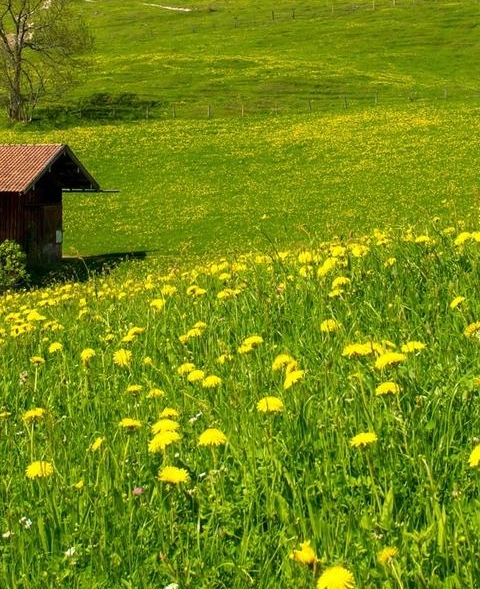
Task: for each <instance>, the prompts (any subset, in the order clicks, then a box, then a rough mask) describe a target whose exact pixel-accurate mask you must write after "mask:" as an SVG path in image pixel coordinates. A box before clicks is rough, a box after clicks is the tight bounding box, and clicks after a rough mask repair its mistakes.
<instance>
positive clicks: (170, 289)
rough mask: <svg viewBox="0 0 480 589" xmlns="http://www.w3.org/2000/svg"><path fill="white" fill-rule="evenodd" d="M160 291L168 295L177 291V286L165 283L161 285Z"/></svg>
mask: <svg viewBox="0 0 480 589" xmlns="http://www.w3.org/2000/svg"><path fill="white" fill-rule="evenodd" d="M160 292H161V293H162V294H163V295H165V296H170V295H173V294H175V293H176V292H177V287H176V286H173V285H171V284H166V285H165V286H162V289H161V291H160Z"/></svg>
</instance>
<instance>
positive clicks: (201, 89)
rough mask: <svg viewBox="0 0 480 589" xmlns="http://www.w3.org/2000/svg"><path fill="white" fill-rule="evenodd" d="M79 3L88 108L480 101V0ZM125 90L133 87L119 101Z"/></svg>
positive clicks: (166, 113) (302, 107) (201, 111)
mask: <svg viewBox="0 0 480 589" xmlns="http://www.w3.org/2000/svg"><path fill="white" fill-rule="evenodd" d="M162 5H167V6H169V5H171V6H173V7H181V8H188V9H191V12H180V11H174V10H167V9H165V8H161V6H162ZM80 7H81V9H82V11H83V13H84V15H85V16H86V18H87V20H88V21H89V22H90V23H91V27H92V30H93V33H94V35H95V38H96V48H95V54H94V58H93V68H92V70H91V71H90V72H89V73H88V76H87V77H86V79H85V80H84V82H83V83H82V85H81V86H80V87H79V88H77V89H76V91H75V92H74V93H72V94H71V95H70V96H69V97H68V100H67V102H69V103H71V106H70V108H73V106H74V105H77V103H78V101H82V102H83V104H84V108H83V116H86V115H88V114H89V108H91V99H92V95H93V94H95V93H101V94H103V95H104V96H103V100H102V99H101V98H99V97H98V96H97V97H96V99H95V100H94V103H96V104H97V108H96V111H97V114H98V113H99V112H100V111H101V110H102V109H100V108H98V103H100V106H103V107H104V108H103V110H104V111H105V112H104V113H103V116H107V114H108V115H109V116H112V117H115V116H117V117H118V116H120V115H121V113H122V112H124V111H125V102H127V103H132V102H133V103H134V104H135V101H137V102H138V101H140V102H141V104H139V105H138V108H136V109H134V110H136V114H137V115H138V116H145V114H146V108H145V104H146V103H148V102H149V103H152V105H153V104H155V106H152V105H151V107H150V109H149V113H148V114H149V116H163V117H170V116H172V115H173V105H175V114H176V116H201V117H203V116H206V115H207V111H208V106H209V105H210V107H211V114H212V115H213V116H225V115H235V116H240V115H241V112H242V104H243V108H244V114H245V113H246V114H251V113H252V112H271V111H275V110H281V111H282V112H297V113H299V112H304V111H307V110H309V109H322V110H324V109H331V108H343V106H344V105H345V101H346V103H347V104H348V105H350V106H352V105H355V104H361V105H373V104H374V103H375V101H379V102H384V103H385V102H387V103H391V102H394V103H405V102H406V101H409V100H428V101H436V100H443V99H445V97H447V99H449V100H468V101H476V100H478V99H479V86H480V84H479V82H480V74H479V71H478V69H476V68H474V67H472V66H473V64H476V63H477V62H478V57H479V55H480V36H479V34H478V30H477V26H478V23H479V16H480V6H479V4H478V2H476V1H474V0H461V1H454V2H444V1H434V0H430V1H423V2H418V1H416V2H415V1H411V0H408V1H407V0H398V1H397V2H396V3H394V2H393V1H392V0H388V1H387V0H377V1H375V2H371V1H369V2H367V1H366V0H359V1H358V2H352V3H347V2H345V1H344V0H341V1H339V0H329V1H326V0H317V1H312V0H309V1H307V2H306V3H302V4H296V3H292V2H291V1H290V0H280V2H275V3H271V4H267V5H262V4H259V3H256V2H252V1H251V0H249V1H243V2H242V1H240V2H227V1H222V0H218V1H215V0H212V2H202V1H200V2H199V1H194V2H191V3H186V4H182V3H179V2H174V3H171V4H169V3H168V2H165V3H162V2H151V3H147V2H140V1H138V0H134V1H132V2H128V3H124V2H119V1H112V0H109V1H107V0H95V1H94V2H88V3H81V4H80ZM374 7H375V9H373V8H374ZM125 93H127V94H130V95H134V96H130V97H129V98H128V99H125V97H124V100H123V101H122V100H120V102H118V96H119V95H121V94H125ZM105 94H108V95H109V99H108V97H107V96H105ZM112 95H113V98H112ZM142 101H143V103H142ZM116 102H117V104H115V103H116ZM77 106H78V105H77ZM77 110H78V109H77ZM93 110H94V111H95V109H93Z"/></svg>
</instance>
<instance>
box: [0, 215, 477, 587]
mask: <svg viewBox="0 0 480 589" xmlns="http://www.w3.org/2000/svg"><path fill="white" fill-rule="evenodd" d="M479 242H480V233H479V232H466V231H463V232H457V231H456V230H455V228H454V227H451V226H444V225H439V224H437V225H434V226H433V227H432V229H431V231H430V233H429V234H428V235H427V234H416V233H412V232H409V231H405V232H404V233H394V232H392V233H386V232H380V231H375V232H374V233H372V234H371V235H369V236H365V237H364V238H363V239H360V238H358V239H355V240H343V241H340V240H334V241H330V242H325V243H319V244H317V247H315V248H311V249H301V250H295V249H290V250H284V251H279V252H277V254H275V255H260V254H258V253H254V254H248V255H237V256H235V257H232V258H229V257H219V258H218V259H216V260H214V259H212V261H211V262H210V263H208V264H202V265H192V266H190V267H187V266H186V267H183V268H182V267H177V268H175V269H173V270H171V271H168V272H166V271H165V270H163V269H161V268H159V267H158V264H157V262H156V261H155V260H153V259H152V260H150V261H147V262H142V263H138V262H137V263H134V262H130V263H129V264H126V265H124V266H121V267H119V268H118V269H117V270H115V271H113V272H112V273H111V274H110V275H99V276H96V277H93V278H92V279H91V280H90V281H87V282H84V283H66V284H58V285H56V286H55V285H52V286H51V287H49V288H45V289H39V290H34V291H31V292H26V293H10V294H7V295H4V296H3V297H2V299H0V337H1V340H0V342H1V344H0V345H1V349H2V354H1V356H0V374H1V383H2V401H1V406H0V409H1V412H0V419H1V423H0V425H1V428H2V435H1V437H0V455H1V456H2V471H3V473H4V476H2V477H1V479H0V494H1V504H2V514H1V520H0V521H1V531H2V539H1V542H0V552H1V559H0V584H1V586H2V587H9V588H10V587H11V588H14V587H15V588H20V587H21V588H36V587H45V586H48V587H72V588H73V587H88V588H90V589H93V588H111V587H131V588H134V587H135V588H136V589H138V588H142V587H145V588H150V587H167V586H168V587H170V588H173V587H182V588H189V587H190V588H194V587H195V588H203V587H205V588H206V587H219V588H220V587H223V588H227V587H228V588H245V587H250V586H251V587H262V588H273V587H276V588H283V587H285V588H287V587H291V586H301V587H312V588H314V587H317V588H318V589H321V588H342V589H349V588H351V587H354V586H355V587H386V588H389V587H390V588H393V587H412V588H413V587H428V588H435V587H438V588H440V587H451V588H454V587H458V588H460V587H462V588H465V587H471V588H474V587H477V586H478V584H479V582H480V576H479V571H478V567H477V559H478V551H479V548H480V547H479V538H478V525H479V521H478V508H479V495H478V484H479V483H478V465H479V462H480V445H479V442H480V438H479V431H480V415H479V412H478V411H477V409H476V404H477V401H478V395H479V390H480V375H479V371H478V362H479V359H480V345H479V341H478V337H479V333H480V322H479V316H480V315H479V314H480V308H479V305H478V297H477V291H478V275H479V270H480V269H479V256H478V248H479Z"/></svg>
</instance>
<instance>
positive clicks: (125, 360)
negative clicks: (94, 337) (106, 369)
mask: <svg viewBox="0 0 480 589" xmlns="http://www.w3.org/2000/svg"><path fill="white" fill-rule="evenodd" d="M131 362H132V352H131V351H130V350H125V349H123V348H121V349H120V350H117V351H116V352H114V354H113V363H114V364H116V365H117V366H130V364H131Z"/></svg>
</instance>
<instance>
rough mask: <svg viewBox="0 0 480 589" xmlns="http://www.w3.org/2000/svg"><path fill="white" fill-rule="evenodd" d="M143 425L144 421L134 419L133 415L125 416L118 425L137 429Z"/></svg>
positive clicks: (128, 428)
mask: <svg viewBox="0 0 480 589" xmlns="http://www.w3.org/2000/svg"><path fill="white" fill-rule="evenodd" d="M141 426H142V422H141V421H139V420H138V419H132V418H131V417H124V418H123V419H121V420H120V421H119V422H118V427H121V428H123V429H126V430H132V431H133V430H135V429H137V428H139V427H141Z"/></svg>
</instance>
